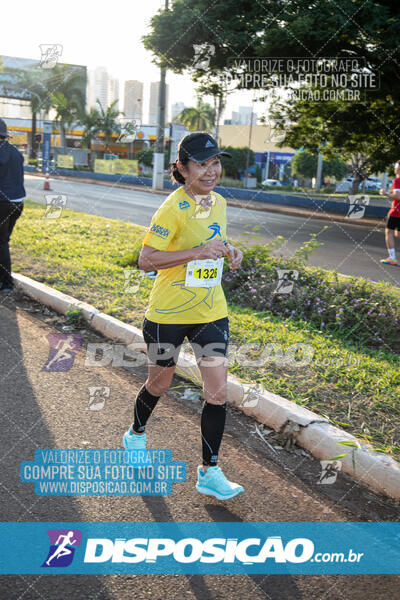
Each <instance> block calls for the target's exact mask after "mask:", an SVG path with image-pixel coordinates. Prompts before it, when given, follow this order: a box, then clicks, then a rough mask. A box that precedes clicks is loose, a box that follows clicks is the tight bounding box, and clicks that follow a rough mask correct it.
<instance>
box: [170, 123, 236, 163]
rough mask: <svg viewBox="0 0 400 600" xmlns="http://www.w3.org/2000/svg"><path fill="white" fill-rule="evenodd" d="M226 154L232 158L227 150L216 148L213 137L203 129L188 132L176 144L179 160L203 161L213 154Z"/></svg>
mask: <svg viewBox="0 0 400 600" xmlns="http://www.w3.org/2000/svg"><path fill="white" fill-rule="evenodd" d="M219 155H222V156H228V157H229V158H232V155H231V154H229V152H224V151H223V150H220V148H218V144H217V142H216V141H215V139H214V138H213V137H212V136H211V135H210V134H209V133H205V132H203V131H195V132H194V133H189V134H188V135H185V137H184V138H182V139H181V141H180V142H179V145H178V158H179V160H180V161H182V159H185V158H189V159H190V160H194V161H196V162H204V161H206V160H208V159H209V158H212V157H213V156H219Z"/></svg>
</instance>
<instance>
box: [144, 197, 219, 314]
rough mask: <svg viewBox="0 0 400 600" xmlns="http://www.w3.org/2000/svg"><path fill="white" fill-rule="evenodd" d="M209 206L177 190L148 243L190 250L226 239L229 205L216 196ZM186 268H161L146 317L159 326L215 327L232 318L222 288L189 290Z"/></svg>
mask: <svg viewBox="0 0 400 600" xmlns="http://www.w3.org/2000/svg"><path fill="white" fill-rule="evenodd" d="M211 198H212V205H211V207H208V208H207V207H206V208H204V207H203V206H200V205H198V204H196V202H195V201H194V200H193V199H192V198H191V197H190V196H188V194H187V193H186V192H185V190H184V189H183V187H179V188H178V189H177V190H175V191H174V192H172V194H170V195H169V196H168V197H167V198H166V199H165V201H164V202H163V203H162V205H161V206H160V208H159V209H158V210H157V211H156V212H155V213H154V215H153V218H152V220H151V223H150V228H149V231H148V232H147V234H146V236H145V238H144V241H143V243H144V244H146V246H152V247H153V248H156V249H157V250H168V251H170V252H173V251H176V250H187V249H188V248H195V247H196V246H201V245H203V244H205V243H206V242H208V241H210V240H213V239H220V240H222V241H226V201H225V198H224V197H223V196H221V195H220V194H217V193H216V192H211ZM186 265H187V263H185V264H182V265H177V266H176V267H170V268H169V269H160V270H159V271H158V273H157V277H156V279H155V282H154V286H153V289H152V291H151V294H150V299H149V306H148V308H147V311H146V313H145V316H146V318H147V319H148V320H149V321H154V322H155V323H176V324H186V323H187V324H190V323H209V322H210V321H216V320H217V319H222V318H223V317H226V316H227V315H228V309H227V305H226V300H225V294H224V292H223V289H222V286H221V284H218V285H216V286H214V287H208V288H207V287H185V278H186Z"/></svg>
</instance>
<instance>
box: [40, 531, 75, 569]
mask: <svg viewBox="0 0 400 600" xmlns="http://www.w3.org/2000/svg"><path fill="white" fill-rule="evenodd" d="M47 535H48V536H49V540H50V548H49V552H48V554H47V557H46V560H45V561H44V563H43V564H42V567H68V566H69V565H70V564H71V563H72V561H73V558H74V554H75V550H76V548H77V547H78V546H80V545H81V541H82V532H81V531H80V530H79V529H48V530H47Z"/></svg>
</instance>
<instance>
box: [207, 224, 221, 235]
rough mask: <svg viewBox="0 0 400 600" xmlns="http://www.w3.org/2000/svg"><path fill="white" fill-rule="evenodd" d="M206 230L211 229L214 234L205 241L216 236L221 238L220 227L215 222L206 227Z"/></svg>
mask: <svg viewBox="0 0 400 600" xmlns="http://www.w3.org/2000/svg"><path fill="white" fill-rule="evenodd" d="M208 229H211V231H213V232H214V233H213V234H212V235H210V237H208V238H207V240H212V238H214V237H215V236H216V235H219V237H222V236H221V226H220V225H219V224H218V223H217V221H214V223H211V225H209V226H208Z"/></svg>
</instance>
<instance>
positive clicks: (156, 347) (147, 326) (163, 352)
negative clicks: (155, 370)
mask: <svg viewBox="0 0 400 600" xmlns="http://www.w3.org/2000/svg"><path fill="white" fill-rule="evenodd" d="M185 337H187V339H188V340H189V342H190V344H191V346H192V348H193V351H194V354H195V356H196V359H197V360H199V359H200V358H202V357H204V356H226V354H227V350H228V344H229V319H228V317H223V318H222V319H217V320H216V321H211V322H210V323H192V324H190V325H175V324H172V323H171V324H170V323H168V324H164V323H154V322H153V321H149V320H148V319H146V317H145V318H144V320H143V338H144V341H145V342H146V344H147V354H148V357H149V361H150V363H152V364H156V365H158V366H160V367H172V366H174V365H176V364H177V362H178V358H179V352H180V349H181V345H182V343H183V340H184V339H185Z"/></svg>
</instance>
